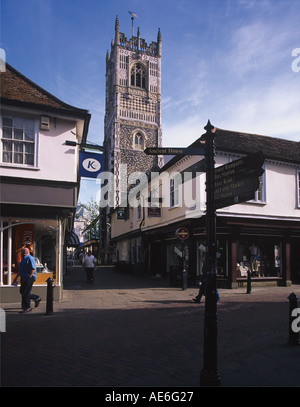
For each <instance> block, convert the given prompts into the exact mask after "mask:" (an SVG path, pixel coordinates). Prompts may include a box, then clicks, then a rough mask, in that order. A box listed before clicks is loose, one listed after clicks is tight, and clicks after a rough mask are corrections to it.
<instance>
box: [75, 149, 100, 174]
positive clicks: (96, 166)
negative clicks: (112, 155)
mask: <svg viewBox="0 0 300 407" xmlns="http://www.w3.org/2000/svg"><path fill="white" fill-rule="evenodd" d="M103 171H104V155H103V154H95V153H89V152H87V151H80V152H79V176H80V177H86V178H97V176H98V174H100V173H101V172H103Z"/></svg>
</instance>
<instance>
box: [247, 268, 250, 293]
mask: <svg viewBox="0 0 300 407" xmlns="http://www.w3.org/2000/svg"><path fill="white" fill-rule="evenodd" d="M246 294H251V271H250V270H247V292H246Z"/></svg>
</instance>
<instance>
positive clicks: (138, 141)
mask: <svg viewBox="0 0 300 407" xmlns="http://www.w3.org/2000/svg"><path fill="white" fill-rule="evenodd" d="M133 137H134V138H133V147H134V148H135V149H136V150H144V136H143V135H142V133H135V135H134V136H133Z"/></svg>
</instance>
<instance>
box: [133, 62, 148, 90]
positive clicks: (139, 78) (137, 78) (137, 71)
mask: <svg viewBox="0 0 300 407" xmlns="http://www.w3.org/2000/svg"><path fill="white" fill-rule="evenodd" d="M130 77H131V79H130V83H131V86H135V87H137V88H142V89H146V70H145V69H144V67H143V66H142V65H141V64H135V65H134V66H133V67H132V68H131V72H130Z"/></svg>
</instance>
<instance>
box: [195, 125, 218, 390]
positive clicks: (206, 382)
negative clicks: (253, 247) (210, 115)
mask: <svg viewBox="0 0 300 407" xmlns="http://www.w3.org/2000/svg"><path fill="white" fill-rule="evenodd" d="M213 128H214V126H212V125H211V123H210V121H208V122H207V125H206V126H205V127H204V129H205V130H206V133H205V134H204V135H203V136H202V137H201V139H204V140H205V163H206V244H207V252H206V290H205V311H204V343H203V369H202V371H201V374H200V386H220V385H221V380H220V374H219V372H218V368H217V272H216V271H217V259H216V254H217V253H216V208H215V142H214V136H215V135H214V133H213V132H212V130H213Z"/></svg>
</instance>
